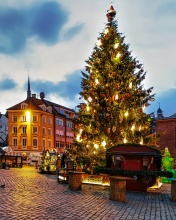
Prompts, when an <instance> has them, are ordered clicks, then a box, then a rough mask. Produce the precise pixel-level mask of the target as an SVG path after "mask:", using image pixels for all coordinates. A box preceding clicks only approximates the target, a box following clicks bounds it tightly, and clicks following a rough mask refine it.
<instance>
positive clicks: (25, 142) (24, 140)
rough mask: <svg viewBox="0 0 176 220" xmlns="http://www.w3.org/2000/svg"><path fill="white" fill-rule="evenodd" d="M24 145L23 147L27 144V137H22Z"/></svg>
mask: <svg viewBox="0 0 176 220" xmlns="http://www.w3.org/2000/svg"><path fill="white" fill-rule="evenodd" d="M22 146H23V147H26V146H27V139H26V138H22Z"/></svg>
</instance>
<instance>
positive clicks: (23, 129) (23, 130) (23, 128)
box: [22, 126, 26, 134]
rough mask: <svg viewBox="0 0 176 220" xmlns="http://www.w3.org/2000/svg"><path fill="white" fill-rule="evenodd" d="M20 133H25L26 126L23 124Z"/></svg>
mask: <svg viewBox="0 0 176 220" xmlns="http://www.w3.org/2000/svg"><path fill="white" fill-rule="evenodd" d="M22 133H23V134H26V126H23V127H22Z"/></svg>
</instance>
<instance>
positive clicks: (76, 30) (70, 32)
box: [63, 24, 84, 40]
mask: <svg viewBox="0 0 176 220" xmlns="http://www.w3.org/2000/svg"><path fill="white" fill-rule="evenodd" d="M83 27H84V24H78V25H75V26H74V27H71V28H69V29H67V30H66V31H65V33H64V34H63V39H64V40H70V39H71V38H72V37H74V36H75V35H76V34H78V33H79V32H80V31H81V30H82V28H83Z"/></svg>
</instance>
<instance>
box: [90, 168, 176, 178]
mask: <svg viewBox="0 0 176 220" xmlns="http://www.w3.org/2000/svg"><path fill="white" fill-rule="evenodd" d="M94 173H103V174H109V175H113V176H115V175H117V176H128V177H134V176H137V177H138V176H146V177H149V176H153V177H167V178H172V177H173V173H172V172H169V171H150V170H113V169H110V168H104V167H96V168H95V169H94Z"/></svg>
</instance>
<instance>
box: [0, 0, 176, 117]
mask: <svg viewBox="0 0 176 220" xmlns="http://www.w3.org/2000/svg"><path fill="white" fill-rule="evenodd" d="M111 3H112V2H111V1H109V0H74V1H73V0H37V1H36V0H23V1H21V0H6V1H3V0H1V1H0V112H1V113H3V114H5V112H6V109H8V108H10V107H11V106H13V105H15V104H17V103H19V102H21V101H23V100H25V99H26V97H27V80H28V75H29V78H30V86H31V92H32V94H36V95H37V97H38V98H39V95H40V92H44V93H45V98H46V99H47V100H50V101H53V102H56V103H58V104H60V105H63V106H66V107H68V108H71V109H76V108H75V107H76V106H77V105H78V104H79V102H80V100H79V92H80V91H81V71H82V70H83V71H84V70H85V69H84V67H85V65H86V63H85V60H86V59H87V58H88V57H89V56H90V55H91V53H92V51H93V47H94V45H95V43H96V41H97V38H98V37H99V33H101V32H102V31H103V29H104V28H105V24H106V22H107V18H106V13H107V10H108V9H109V7H110V4H111ZM113 6H114V9H115V10H116V12H117V14H116V18H117V20H118V31H119V32H121V33H123V35H124V36H125V43H127V44H129V45H130V50H131V51H132V55H133V56H134V57H137V59H138V60H139V61H140V63H142V64H143V66H144V70H145V71H146V72H147V74H146V78H145V82H144V87H145V88H146V89H148V88H149V87H154V89H153V93H156V95H155V101H154V102H151V103H150V104H151V105H150V106H149V107H148V108H147V109H146V112H147V113H151V112H155V114H156V113H157V109H158V108H159V106H160V108H161V109H162V111H163V115H164V116H166V117H168V116H171V115H173V114H174V113H176V13H175V11H176V1H175V0H167V1H161V0H155V1H153V0H143V1H141V0H133V1H132V0H116V1H114V2H113Z"/></svg>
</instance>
